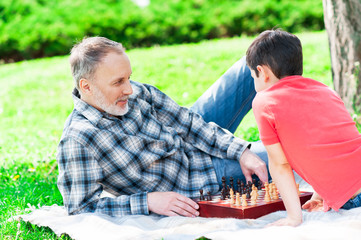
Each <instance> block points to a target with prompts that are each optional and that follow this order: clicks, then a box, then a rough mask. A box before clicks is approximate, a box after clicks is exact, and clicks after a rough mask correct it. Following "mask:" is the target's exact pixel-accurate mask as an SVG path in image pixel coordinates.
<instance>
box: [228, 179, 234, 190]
mask: <svg viewBox="0 0 361 240" xmlns="http://www.w3.org/2000/svg"><path fill="white" fill-rule="evenodd" d="M233 180H234V179H233V177H230V178H229V188H232V190H234V184H233Z"/></svg>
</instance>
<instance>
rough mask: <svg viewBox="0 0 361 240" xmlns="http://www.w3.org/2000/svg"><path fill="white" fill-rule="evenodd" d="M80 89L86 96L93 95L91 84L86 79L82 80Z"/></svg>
mask: <svg viewBox="0 0 361 240" xmlns="http://www.w3.org/2000/svg"><path fill="white" fill-rule="evenodd" d="M79 88H80V90H81V92H82V93H83V94H85V95H89V94H91V88H90V83H89V80H88V79H85V78H82V79H80V81H79Z"/></svg>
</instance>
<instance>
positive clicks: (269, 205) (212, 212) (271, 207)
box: [196, 190, 313, 219]
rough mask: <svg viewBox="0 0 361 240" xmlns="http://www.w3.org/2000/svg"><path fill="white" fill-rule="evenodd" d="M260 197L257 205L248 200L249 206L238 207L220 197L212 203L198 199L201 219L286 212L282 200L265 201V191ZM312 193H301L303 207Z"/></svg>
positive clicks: (214, 198) (250, 216)
mask: <svg viewBox="0 0 361 240" xmlns="http://www.w3.org/2000/svg"><path fill="white" fill-rule="evenodd" d="M259 192H260V196H259V198H258V199H257V202H256V203H255V204H251V203H250V200H247V202H248V206H246V207H243V206H236V205H234V204H231V201H230V199H225V200H221V197H220V195H217V196H212V200H211V201H207V200H202V201H200V200H199V199H196V201H197V203H198V205H199V213H200V215H199V216H200V217H206V218H211V217H218V218H239V219H244V218H251V219H255V218H259V217H261V216H264V215H267V214H269V213H272V212H275V211H279V210H285V206H284V204H283V201H282V199H281V198H279V199H277V200H271V201H268V202H267V201H265V200H264V190H259ZM312 194H313V193H312V192H302V191H301V192H300V194H299V198H300V202H301V205H302V204H304V203H305V202H306V201H308V200H309V199H310V198H311V196H312Z"/></svg>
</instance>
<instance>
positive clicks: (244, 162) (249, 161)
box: [239, 148, 268, 183]
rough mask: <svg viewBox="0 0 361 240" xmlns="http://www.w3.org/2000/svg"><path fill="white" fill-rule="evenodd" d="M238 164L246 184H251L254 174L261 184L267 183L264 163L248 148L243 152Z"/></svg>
mask: <svg viewBox="0 0 361 240" xmlns="http://www.w3.org/2000/svg"><path fill="white" fill-rule="evenodd" d="M239 163H240V165H241V169H242V172H243V175H244V176H245V177H246V181H247V182H248V181H251V182H252V174H256V175H257V176H258V177H259V179H260V180H261V181H262V182H264V183H265V182H268V172H267V166H266V163H265V162H264V161H262V160H261V159H260V158H259V157H258V156H257V155H256V154H254V153H253V152H251V151H250V150H249V149H248V148H247V149H246V150H245V151H244V152H243V154H242V156H241V159H240V160H239Z"/></svg>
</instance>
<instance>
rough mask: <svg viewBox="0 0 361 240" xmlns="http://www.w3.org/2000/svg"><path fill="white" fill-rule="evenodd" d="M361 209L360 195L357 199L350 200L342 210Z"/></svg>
mask: <svg viewBox="0 0 361 240" xmlns="http://www.w3.org/2000/svg"><path fill="white" fill-rule="evenodd" d="M357 207H361V193H360V194H358V195H357V196H356V197H355V198H352V199H350V200H348V201H347V202H346V203H345V204H344V205H343V206H342V207H341V208H343V209H351V208H357Z"/></svg>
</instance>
